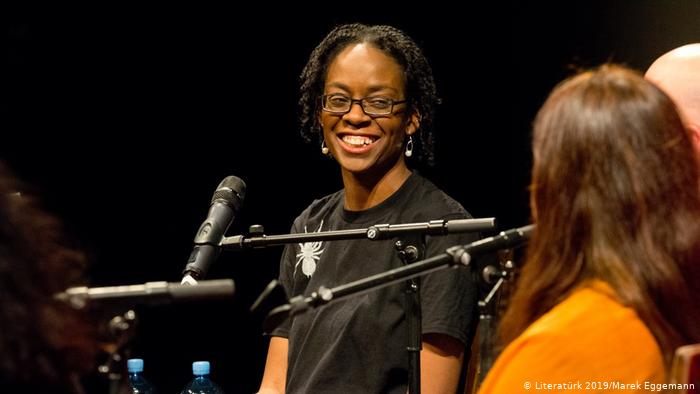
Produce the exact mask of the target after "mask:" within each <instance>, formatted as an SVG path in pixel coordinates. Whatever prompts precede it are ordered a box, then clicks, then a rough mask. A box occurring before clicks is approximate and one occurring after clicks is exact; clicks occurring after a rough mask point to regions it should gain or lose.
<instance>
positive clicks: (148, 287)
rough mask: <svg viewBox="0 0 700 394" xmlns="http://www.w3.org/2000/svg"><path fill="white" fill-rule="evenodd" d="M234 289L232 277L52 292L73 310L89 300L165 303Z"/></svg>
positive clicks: (214, 295)
mask: <svg viewBox="0 0 700 394" xmlns="http://www.w3.org/2000/svg"><path fill="white" fill-rule="evenodd" d="M234 292H235V285H234V283H233V280H232V279H218V280H203V281H201V282H199V283H198V284H197V286H189V285H181V284H179V283H168V282H148V283H145V284H142V285H127V286H107V287H91V288H88V287H71V288H69V289H66V290H65V291H63V292H60V293H57V294H55V295H54V298H55V299H56V300H59V301H63V302H67V303H69V304H70V305H71V306H73V308H75V309H82V308H84V307H85V306H86V305H88V304H89V303H94V302H98V303H107V304H124V303H126V304H167V303H172V302H180V301H197V300H206V299H221V298H231V297H233V294H234Z"/></svg>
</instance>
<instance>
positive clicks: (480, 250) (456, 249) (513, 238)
mask: <svg viewBox="0 0 700 394" xmlns="http://www.w3.org/2000/svg"><path fill="white" fill-rule="evenodd" d="M534 231H535V225H534V224H529V225H527V226H523V227H518V228H514V229H510V230H507V231H501V233H500V234H498V235H495V236H493V237H488V238H484V239H480V240H478V241H474V242H472V243H470V244H467V245H460V246H453V247H451V248H449V249H448V250H447V253H448V254H450V255H451V256H452V257H453V258H454V261H455V262H459V263H461V264H463V265H469V262H470V261H471V259H472V256H478V255H481V254H484V253H489V252H493V251H496V250H501V249H509V248H514V247H516V246H520V245H522V244H525V243H527V241H528V240H529V239H530V237H531V236H532V233H533V232H534Z"/></svg>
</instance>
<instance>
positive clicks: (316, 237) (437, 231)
mask: <svg viewBox="0 0 700 394" xmlns="http://www.w3.org/2000/svg"><path fill="white" fill-rule="evenodd" d="M495 228H496V218H483V219H458V220H431V221H429V222H423V223H406V224H377V225H374V226H371V227H367V228H358V229H352V230H336V231H322V232H318V233H295V234H283V235H264V234H262V232H263V229H262V226H251V233H254V236H252V237H245V236H243V235H235V236H232V237H224V239H223V240H222V241H221V247H222V248H223V249H224V250H242V249H250V248H264V247H268V246H275V245H284V244H293V243H305V242H317V241H333V240H344V239H363V238H367V239H369V240H370V241H378V240H384V239H390V238H395V237H399V236H404V235H409V234H420V235H446V234H455V233H466V232H479V231H489V230H493V229H495ZM253 229H254V230H253Z"/></svg>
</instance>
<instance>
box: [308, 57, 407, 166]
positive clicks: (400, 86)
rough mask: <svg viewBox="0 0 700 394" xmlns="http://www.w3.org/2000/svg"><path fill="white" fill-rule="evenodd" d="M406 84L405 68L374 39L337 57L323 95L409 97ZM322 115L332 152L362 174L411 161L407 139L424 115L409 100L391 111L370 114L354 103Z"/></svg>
mask: <svg viewBox="0 0 700 394" xmlns="http://www.w3.org/2000/svg"><path fill="white" fill-rule="evenodd" d="M404 85H405V82H404V75H403V69H402V68H401V66H400V65H399V64H398V63H397V62H396V61H395V60H394V59H393V58H391V57H389V56H388V55H386V54H385V53H384V52H382V51H381V50H379V49H377V48H375V47H372V46H370V45H368V44H353V45H350V46H348V47H347V48H345V49H344V50H343V51H341V52H340V53H339V54H338V55H337V56H336V57H335V59H333V61H332V62H331V64H330V66H329V67H328V74H327V76H326V81H325V87H324V92H323V94H324V95H330V94H337V95H341V98H340V100H341V101H342V100H344V99H345V98H349V99H356V100H359V99H363V98H388V99H391V100H394V101H401V100H406V99H407V97H406V95H405V91H404ZM336 97H337V96H336ZM320 118H321V119H320V120H321V124H322V126H323V137H324V139H325V140H326V145H327V146H328V148H329V149H330V152H331V154H332V155H333V157H334V158H335V159H336V160H337V161H338V163H339V164H340V166H341V167H342V168H343V170H344V171H348V172H350V173H353V174H357V175H364V174H375V175H376V174H380V173H381V172H386V171H388V170H389V169H390V168H392V167H394V166H395V165H397V164H398V165H403V166H405V163H404V161H403V150H404V139H405V138H406V136H407V135H410V134H412V133H413V132H415V131H416V130H417V128H418V116H417V114H416V113H415V111H412V110H411V107H410V105H409V104H408V103H400V104H394V105H393V111H392V112H391V113H389V114H387V115H367V114H366V113H365V112H364V111H363V108H362V105H360V102H353V103H352V105H351V107H350V110H349V111H348V112H347V113H344V114H334V113H330V112H327V111H324V110H322V111H321V114H320Z"/></svg>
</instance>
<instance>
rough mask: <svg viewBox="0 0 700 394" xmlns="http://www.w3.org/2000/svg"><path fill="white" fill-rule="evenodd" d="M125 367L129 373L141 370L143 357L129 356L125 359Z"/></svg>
mask: <svg viewBox="0 0 700 394" xmlns="http://www.w3.org/2000/svg"><path fill="white" fill-rule="evenodd" d="M126 368H127V369H128V370H129V373H136V372H143V359H141V358H130V359H128V360H127V361H126Z"/></svg>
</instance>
